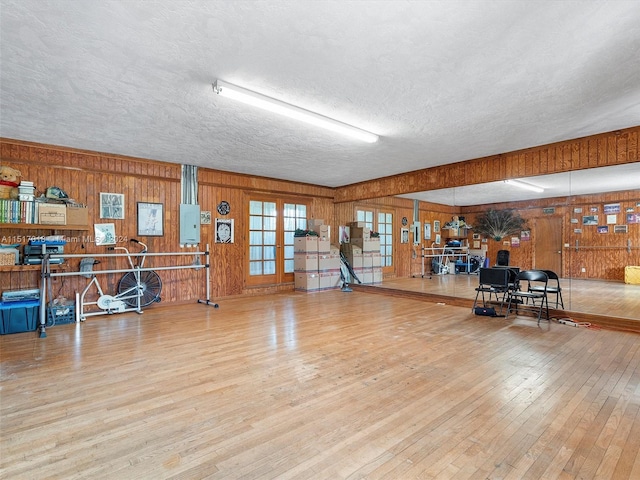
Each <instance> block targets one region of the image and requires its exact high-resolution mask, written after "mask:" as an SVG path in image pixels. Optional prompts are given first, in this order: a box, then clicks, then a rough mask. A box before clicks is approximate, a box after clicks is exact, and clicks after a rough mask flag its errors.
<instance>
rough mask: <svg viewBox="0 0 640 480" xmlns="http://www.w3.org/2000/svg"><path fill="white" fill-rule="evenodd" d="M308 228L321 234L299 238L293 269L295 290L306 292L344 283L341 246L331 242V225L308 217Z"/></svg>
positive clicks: (336, 286)
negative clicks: (342, 281)
mask: <svg viewBox="0 0 640 480" xmlns="http://www.w3.org/2000/svg"><path fill="white" fill-rule="evenodd" d="M307 228H308V229H309V230H311V231H313V232H315V233H317V234H318V236H312V235H309V236H306V237H295V239H294V253H293V257H294V259H293V269H294V275H295V289H296V290H298V291H303V292H314V291H318V290H329V289H334V288H338V287H339V286H340V249H339V248H338V247H336V246H333V245H331V240H330V232H331V230H330V227H329V225H325V224H324V221H323V220H317V219H314V220H308V221H307Z"/></svg>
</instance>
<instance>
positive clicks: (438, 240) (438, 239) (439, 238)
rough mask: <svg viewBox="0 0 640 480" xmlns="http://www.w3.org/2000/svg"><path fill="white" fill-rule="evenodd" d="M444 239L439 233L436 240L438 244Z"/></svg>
mask: <svg viewBox="0 0 640 480" xmlns="http://www.w3.org/2000/svg"><path fill="white" fill-rule="evenodd" d="M441 241H442V238H441V237H440V234H439V233H437V234H436V241H435V242H434V243H435V244H436V245H440V242H441Z"/></svg>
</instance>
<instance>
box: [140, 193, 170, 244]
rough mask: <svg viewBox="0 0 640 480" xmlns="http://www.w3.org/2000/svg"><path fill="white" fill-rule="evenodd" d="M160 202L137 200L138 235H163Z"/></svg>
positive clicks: (161, 206)
mask: <svg viewBox="0 0 640 480" xmlns="http://www.w3.org/2000/svg"><path fill="white" fill-rule="evenodd" d="M163 208H164V206H163V205H162V203H147V202H138V235H140V236H146V237H162V236H163V235H164V220H163V213H164V212H163Z"/></svg>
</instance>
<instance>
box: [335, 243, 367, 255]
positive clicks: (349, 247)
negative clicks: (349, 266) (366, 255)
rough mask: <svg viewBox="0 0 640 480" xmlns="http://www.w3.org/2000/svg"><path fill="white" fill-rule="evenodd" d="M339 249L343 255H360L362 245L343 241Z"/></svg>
mask: <svg viewBox="0 0 640 480" xmlns="http://www.w3.org/2000/svg"><path fill="white" fill-rule="evenodd" d="M340 251H341V252H342V253H344V254H345V255H350V254H358V255H362V247H360V246H358V245H354V244H353V243H343V244H342V245H340Z"/></svg>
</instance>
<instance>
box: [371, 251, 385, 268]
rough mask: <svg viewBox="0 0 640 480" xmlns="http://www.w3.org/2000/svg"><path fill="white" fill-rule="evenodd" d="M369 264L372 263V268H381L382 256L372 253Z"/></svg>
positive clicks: (378, 252) (378, 253)
mask: <svg viewBox="0 0 640 480" xmlns="http://www.w3.org/2000/svg"><path fill="white" fill-rule="evenodd" d="M371 260H372V261H371V263H372V265H371V266H372V267H373V268H377V267H381V266H382V254H381V253H380V251H377V252H373V253H371Z"/></svg>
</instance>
